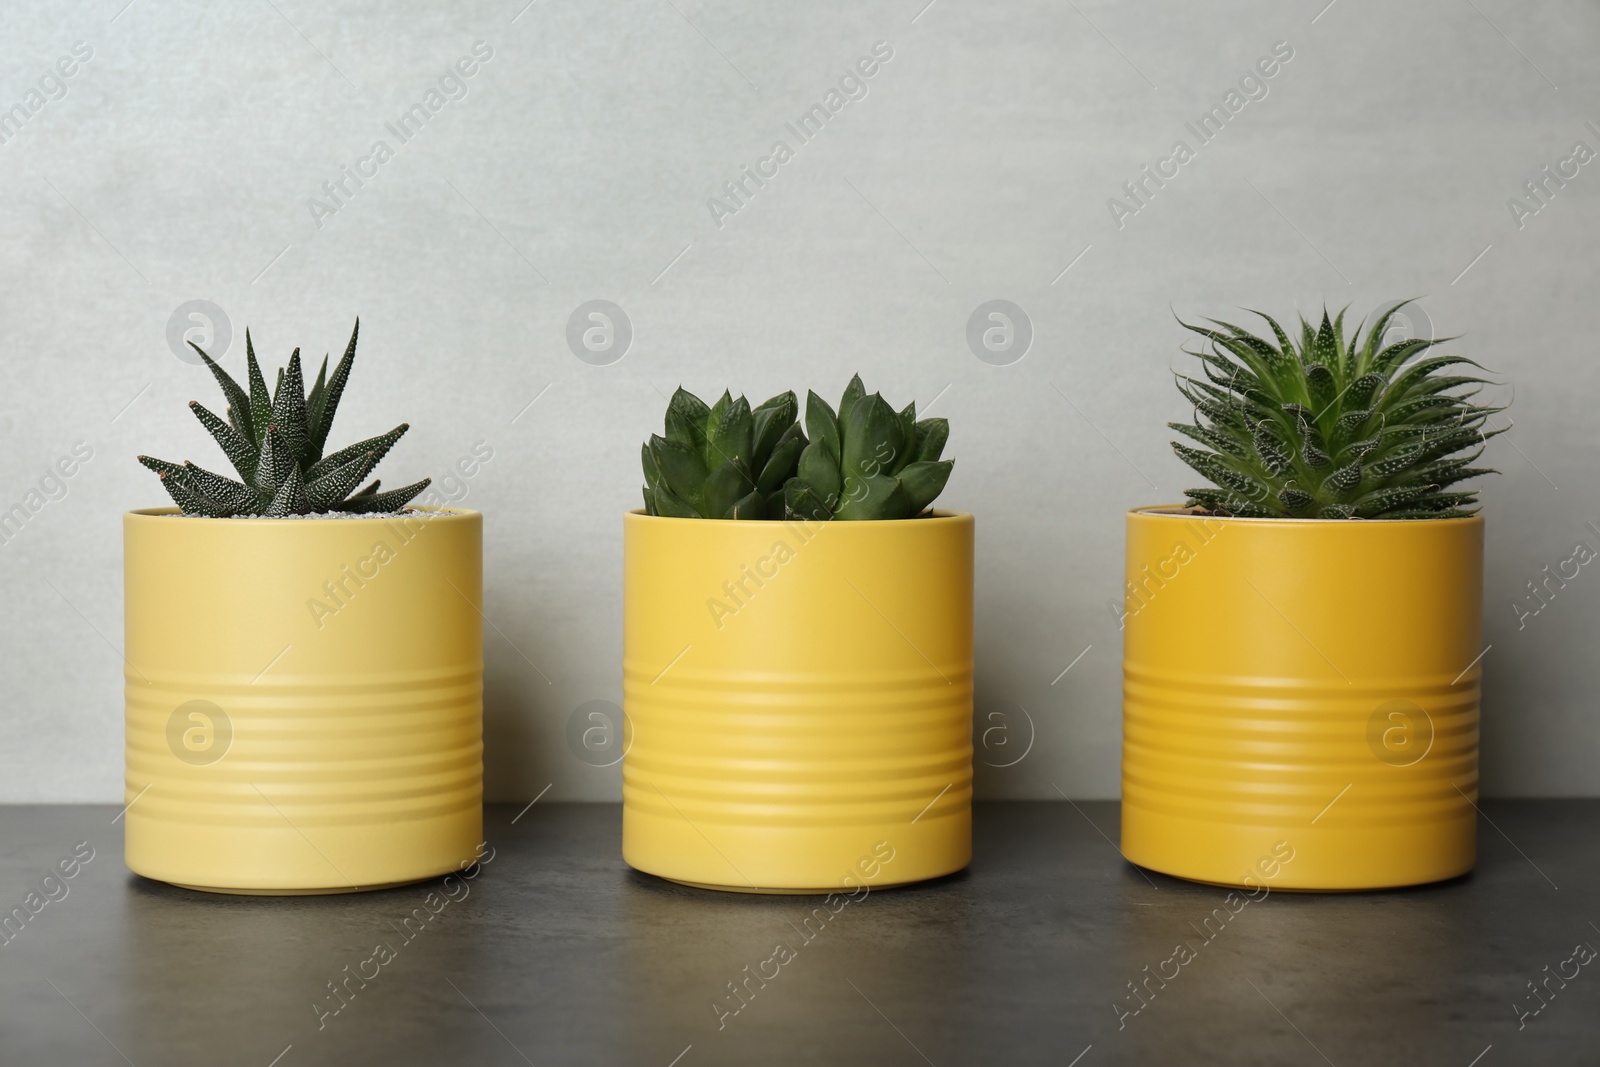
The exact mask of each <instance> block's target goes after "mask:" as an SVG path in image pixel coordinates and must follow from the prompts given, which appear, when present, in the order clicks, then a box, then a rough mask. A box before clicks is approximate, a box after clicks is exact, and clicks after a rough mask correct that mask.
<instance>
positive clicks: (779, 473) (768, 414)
mask: <svg viewBox="0 0 1600 1067" xmlns="http://www.w3.org/2000/svg"><path fill="white" fill-rule="evenodd" d="M798 410H799V405H798V404H797V403H796V401H795V397H794V394H793V393H782V394H780V395H778V396H775V397H773V398H772V399H770V400H767V401H764V402H763V403H762V404H761V405H760V406H759V407H757V408H755V409H754V410H752V409H751V407H750V402H749V401H748V400H746V399H745V398H744V397H742V396H741V397H739V398H738V399H737V400H736V399H734V398H733V397H732V396H730V395H729V394H728V393H727V392H724V393H723V394H722V398H721V399H720V400H718V401H717V402H716V404H715V405H713V406H711V407H707V406H706V404H705V401H703V400H701V399H700V398H699V397H697V396H695V395H694V394H693V393H691V392H689V391H688V390H686V389H682V388H680V389H679V390H678V391H677V392H676V393H673V394H672V399H671V401H669V402H668V404H667V418H666V427H665V428H666V436H662V435H661V434H652V435H651V437H650V440H649V441H648V442H646V443H645V445H644V446H643V448H642V449H641V455H640V460H641V462H642V464H643V466H644V481H645V485H644V507H645V511H646V512H647V513H648V514H651V515H666V516H669V517H673V518H683V519H696V518H700V519H781V518H782V517H783V485H784V483H785V482H786V481H788V480H789V477H790V475H792V474H793V473H794V467H795V461H796V460H798V459H799V458H800V450H801V449H803V448H804V447H805V444H806V438H805V434H804V433H803V432H802V431H801V429H800V425H799V423H797V422H796V421H795V415H796V414H797V412H798Z"/></svg>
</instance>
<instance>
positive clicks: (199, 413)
mask: <svg viewBox="0 0 1600 1067" xmlns="http://www.w3.org/2000/svg"><path fill="white" fill-rule="evenodd" d="M189 410H190V411H192V412H194V417H195V418H197V419H199V420H200V425H201V426H204V427H205V428H206V432H207V433H209V434H210V435H211V436H212V437H213V438H215V439H216V442H217V444H218V445H220V446H221V447H222V454H223V455H225V456H227V457H228V462H229V463H231V464H233V469H234V470H236V471H238V472H239V477H240V478H242V479H243V480H244V481H245V483H246V484H247V485H248V484H254V482H255V477H256V467H257V464H258V457H257V451H256V446H255V445H254V444H252V443H251V442H249V441H247V440H245V438H244V437H243V436H242V435H241V434H240V433H239V431H238V430H235V429H234V428H233V427H232V426H229V425H228V424H227V423H225V422H223V421H222V420H221V419H219V418H217V417H216V416H215V415H213V414H212V413H211V412H210V411H207V410H206V408H205V406H204V405H203V404H201V403H200V402H199V401H198V400H191V401H190V402H189Z"/></svg>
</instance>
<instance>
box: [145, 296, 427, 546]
mask: <svg viewBox="0 0 1600 1067" xmlns="http://www.w3.org/2000/svg"><path fill="white" fill-rule="evenodd" d="M360 332H361V320H360V319H357V320H356V326H355V329H354V330H353V331H351V334H350V344H349V345H348V346H346V348H345V350H344V358H343V359H341V360H339V364H338V366H336V367H335V368H334V369H333V375H332V376H331V377H330V376H329V375H328V360H327V357H326V356H324V357H323V360H322V368H321V369H320V370H318V371H317V380H316V382H315V383H313V384H312V386H311V391H310V393H309V394H308V393H307V392H306V388H305V381H304V378H303V376H302V375H301V372H300V350H299V349H298V348H297V349H295V350H294V354H293V355H292V356H290V357H289V366H288V367H287V368H286V369H282V370H279V371H278V381H277V387H276V388H275V389H274V391H273V392H272V393H271V394H270V395H269V394H268V393H267V383H266V380H265V379H264V378H263V377H262V376H261V367H260V365H259V364H257V363H256V352H255V346H254V344H252V342H251V340H250V331H249V330H246V331H245V335H244V337H245V363H246V367H247V370H248V372H249V379H250V389H249V392H246V391H245V390H244V389H242V388H240V386H239V383H238V382H236V381H234V380H233V378H232V376H231V375H229V374H228V372H227V371H225V370H223V369H222V368H221V367H219V366H218V365H217V364H216V362H215V361H214V360H212V358H211V357H210V356H208V355H206V353H205V352H204V351H203V350H202V349H201V348H200V346H199V345H197V344H194V343H193V342H192V341H191V342H190V347H191V348H193V349H194V350H195V351H196V352H199V353H200V358H201V359H202V360H204V361H205V365H206V366H207V367H208V368H210V370H211V373H212V375H214V376H215V377H216V379H217V384H218V385H220V386H221V387H222V395H223V398H224V399H225V400H226V401H227V404H228V418H227V421H223V420H222V419H220V418H218V417H217V416H216V415H214V414H212V413H211V412H210V411H208V410H206V408H205V407H204V406H203V405H202V404H200V403H199V402H198V401H190V402H189V408H190V410H192V411H193V412H194V414H195V417H196V418H198V419H199V420H200V425H202V426H204V427H205V428H206V430H207V432H209V433H210V434H211V436H212V437H214V438H216V441H217V444H219V445H221V446H222V451H223V454H224V455H226V456H227V457H228V462H229V463H231V464H233V469H234V470H235V471H237V472H238V474H239V479H240V480H239V481H234V480H233V479H232V478H227V477H224V476H223V475H220V474H214V473H212V472H211V471H208V470H206V469H205V468H204V467H197V466H195V465H194V464H193V463H189V462H185V463H184V464H183V465H182V466H179V465H178V464H176V463H168V462H167V461H166V460H164V459H155V458H153V457H151V456H140V457H139V462H140V463H142V464H144V465H145V466H146V467H149V468H150V469H151V470H153V471H155V472H156V473H157V474H158V475H160V477H161V484H162V485H163V486H165V487H166V490H167V493H168V494H170V495H171V497H172V499H173V501H174V502H175V503H176V504H177V505H178V507H180V508H182V509H183V512H184V513H185V514H187V515H206V516H211V517H214V518H222V517H226V516H230V515H265V516H271V517H281V516H285V515H306V514H310V513H312V512H318V513H323V512H329V511H342V512H353V513H357V514H373V513H378V512H387V511H395V510H398V509H399V508H402V507H404V506H405V505H406V504H407V503H408V502H409V501H410V500H411V498H412V497H414V496H416V495H417V494H418V493H420V492H422V490H424V489H426V488H427V487H428V484H429V483H430V482H431V480H432V479H429V478H424V479H423V480H422V481H420V482H414V483H413V484H411V485H408V486H405V487H404V488H401V489H391V490H389V491H388V492H379V491H378V482H377V481H374V482H372V484H370V485H368V486H367V487H366V488H365V489H362V490H361V491H360V492H358V493H355V494H354V495H352V490H354V489H355V487H356V486H358V485H360V484H361V481H362V479H364V478H365V477H366V476H367V475H368V474H370V473H372V468H373V467H376V466H377V465H378V461H379V460H381V459H382V458H383V457H384V455H385V453H387V452H388V451H389V449H391V448H393V447H394V443H395V442H396V441H398V440H400V438H401V437H402V436H404V434H405V432H406V430H408V429H410V427H409V426H408V425H407V424H406V423H401V424H400V425H399V426H396V427H395V428H394V429H392V430H390V431H389V432H388V433H383V434H379V435H378V436H377V437H370V438H368V439H367V440H365V441H359V442H357V443H356V444H353V445H351V446H349V447H348V448H341V449H339V450H338V451H337V452H330V453H328V454H327V455H324V454H323V451H322V449H323V445H324V444H325V443H326V442H327V440H328V428H329V427H330V426H331V425H332V424H333V416H334V413H335V412H336V411H337V410H338V407H339V398H340V397H341V396H343V395H344V387H345V382H346V381H347V380H348V379H349V377H350V365H351V363H353V362H354V361H355V355H356V337H357V335H358V334H360Z"/></svg>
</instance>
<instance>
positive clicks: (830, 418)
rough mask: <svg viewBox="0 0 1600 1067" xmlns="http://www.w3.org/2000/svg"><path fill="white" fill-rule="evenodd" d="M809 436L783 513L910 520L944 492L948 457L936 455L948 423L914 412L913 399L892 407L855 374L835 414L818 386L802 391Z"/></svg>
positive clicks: (787, 488) (947, 434) (788, 487)
mask: <svg viewBox="0 0 1600 1067" xmlns="http://www.w3.org/2000/svg"><path fill="white" fill-rule="evenodd" d="M806 429H807V430H808V431H809V432H810V434H811V443H810V444H808V445H807V446H806V448H805V451H803V452H802V453H801V454H800V466H799V469H798V470H797V471H796V472H795V477H794V478H792V479H790V480H789V482H788V484H787V485H786V486H785V487H784V494H783V496H784V505H785V508H786V512H787V514H788V515H790V516H793V517H797V518H803V519H841V520H870V519H909V518H915V517H916V516H919V515H921V514H922V513H923V512H924V511H926V510H927V508H928V506H929V505H930V504H932V503H933V501H934V498H935V497H937V496H938V495H939V494H940V493H941V492H943V491H944V487H945V483H946V482H948V481H949V480H950V471H951V468H952V467H953V466H954V465H955V461H954V460H948V459H946V460H941V459H940V458H939V456H940V454H941V453H942V452H943V451H944V446H945V442H946V441H948V440H949V438H950V424H949V422H948V421H946V420H945V419H922V420H920V421H919V420H918V419H917V405H916V404H915V402H913V403H911V404H908V405H906V407H905V409H904V410H903V411H899V412H896V411H895V410H894V409H893V408H892V407H890V406H889V404H888V402H887V401H885V400H884V399H883V397H882V396H881V395H879V394H877V393H872V394H870V395H868V394H867V391H866V387H865V386H863V385H862V384H861V376H860V375H859V374H858V375H856V376H855V377H853V378H851V379H850V384H849V385H848V386H847V387H846V388H845V391H844V396H843V397H842V398H841V399H840V401H839V410H838V412H837V413H836V412H835V411H834V409H833V408H831V407H829V406H828V402H827V401H826V400H823V399H822V398H821V397H820V396H818V395H817V394H816V393H809V394H808V395H807V397H806Z"/></svg>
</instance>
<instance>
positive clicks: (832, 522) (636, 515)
mask: <svg viewBox="0 0 1600 1067" xmlns="http://www.w3.org/2000/svg"><path fill="white" fill-rule="evenodd" d="M623 518H624V519H627V520H639V519H643V520H645V521H647V522H650V523H662V522H681V523H686V524H687V523H701V524H703V525H715V526H737V527H739V528H740V529H746V528H749V529H760V528H761V527H762V526H785V525H787V524H789V523H792V522H805V521H807V520H805V519H702V518H699V517H698V516H697V517H695V518H693V519H680V518H676V517H674V516H672V515H646V514H645V513H644V508H634V509H632V510H631V511H626V512H624V513H623ZM972 519H973V516H972V513H971V512H970V511H945V510H943V509H941V508H934V509H933V513H932V514H931V515H928V516H927V517H923V516H920V515H919V516H917V517H916V518H914V519H856V520H851V521H840V520H836V519H813V520H810V521H812V522H815V523H817V524H818V525H823V524H826V525H827V526H829V527H835V526H858V527H862V528H872V527H881V526H894V527H899V526H922V525H936V526H943V525H946V524H949V523H952V522H971V521H972Z"/></svg>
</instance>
